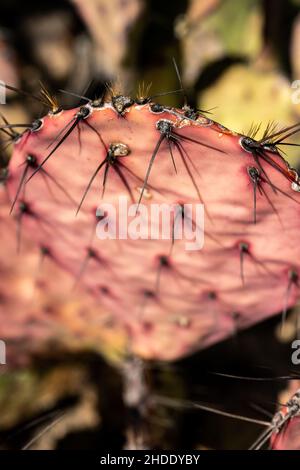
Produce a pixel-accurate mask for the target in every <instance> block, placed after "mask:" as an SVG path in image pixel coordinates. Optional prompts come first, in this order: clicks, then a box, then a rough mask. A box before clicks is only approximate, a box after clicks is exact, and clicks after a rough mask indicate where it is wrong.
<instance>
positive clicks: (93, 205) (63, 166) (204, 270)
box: [7, 96, 300, 360]
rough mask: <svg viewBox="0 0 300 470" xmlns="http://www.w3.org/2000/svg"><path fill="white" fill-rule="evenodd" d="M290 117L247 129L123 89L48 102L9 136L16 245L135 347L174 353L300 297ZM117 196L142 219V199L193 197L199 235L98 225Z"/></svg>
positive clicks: (145, 205) (115, 218)
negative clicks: (45, 260) (102, 313)
mask: <svg viewBox="0 0 300 470" xmlns="http://www.w3.org/2000/svg"><path fill="white" fill-rule="evenodd" d="M297 130H298V127H297V126H293V127H290V128H287V129H283V130H276V129H267V131H266V133H265V135H264V137H263V138H262V139H260V140H255V135H254V134H253V133H252V136H250V137H249V136H243V135H240V134H236V133H234V132H232V131H230V130H228V129H226V128H224V127H223V126H221V125H220V124H218V123H216V122H214V121H212V120H211V119H209V118H208V117H206V115H204V114H201V113H199V112H194V111H193V110H191V109H187V108H183V109H173V108H166V107H163V106H160V105H158V104H154V103H152V102H151V100H150V99H149V100H147V99H144V100H141V99H140V100H133V99H131V98H129V97H124V96H112V99H111V101H109V102H105V103H102V102H100V101H99V100H98V101H95V102H92V101H90V102H88V103H87V104H86V105H84V106H82V107H80V108H76V109H71V110H67V111H62V110H59V109H56V110H55V112H54V113H49V114H48V115H46V116H45V117H44V118H42V119H40V120H37V121H35V122H34V123H33V124H32V125H30V126H28V128H25V130H24V132H23V133H22V135H21V136H20V137H19V138H18V139H17V138H15V145H14V151H13V156H12V158H11V162H10V167H9V178H8V181H7V188H8V191H9V195H10V198H11V209H12V215H13V217H14V219H15V222H16V230H17V234H18V235H17V238H18V244H19V249H20V253H21V256H22V250H23V248H22V237H23V236H25V235H26V237H29V238H30V239H31V241H32V242H34V243H35V244H36V245H37V247H38V248H40V249H41V248H42V249H44V251H45V253H46V256H48V257H50V258H51V259H52V260H53V261H54V262H55V263H57V265H59V266H60V267H61V268H62V269H63V270H66V271H68V272H69V273H71V274H72V275H73V277H74V282H75V284H76V285H78V286H79V285H80V286H84V287H85V288H86V289H87V290H88V291H89V292H90V293H92V294H93V296H95V297H96V299H97V302H98V303H99V306H101V307H103V308H104V309H105V310H107V311H109V312H110V315H111V318H112V319H113V320H114V321H115V322H116V323H117V324H119V325H122V327H123V328H125V329H126V332H127V337H128V350H129V351H131V352H134V353H136V354H138V355H140V356H142V357H145V358H155V359H166V360H170V359H176V358H179V357H181V356H184V355H187V354H189V353H191V352H192V351H194V350H196V349H198V348H205V347H207V346H209V345H211V344H213V343H215V342H217V341H220V340H222V339H224V338H226V337H228V336H229V335H234V334H236V333H237V332H238V330H239V329H241V328H246V327H248V326H249V325H251V324H254V323H256V322H259V321H261V320H263V319H265V318H267V317H268V316H270V315H273V314H277V313H279V312H283V314H285V312H286V310H287V308H288V307H290V306H292V305H294V304H295V302H296V301H297V298H298V296H299V289H298V272H299V260H300V247H299V243H298V237H299V228H300V205H299V204H300V195H299V193H298V190H299V186H298V183H297V182H298V175H297V173H296V171H295V170H293V169H291V168H289V166H288V164H287V163H286V161H285V160H284V158H283V157H282V154H281V153H280V148H283V147H280V146H281V145H285V144H286V142H288V137H289V136H290V134H292V133H295V132H297ZM284 149H286V147H284ZM120 200H121V201H123V203H126V204H127V205H128V206H130V204H133V203H135V204H136V206H135V211H132V212H131V217H130V221H131V222H132V223H133V224H134V223H136V224H138V223H139V221H140V220H141V217H144V216H145V211H146V212H147V214H148V216H149V225H151V224H156V223H157V221H156V219H155V220H154V218H153V219H152V218H151V217H152V216H151V210H150V209H151V207H152V206H153V204H166V205H172V204H177V206H179V207H183V206H184V205H185V204H192V205H196V204H201V203H203V204H204V227H202V225H201V230H202V229H203V231H204V245H203V247H202V248H201V247H199V249H197V250H195V249H194V250H189V249H187V245H186V243H187V240H185V239H182V240H180V239H178V240H177V239H176V240H172V236H170V237H169V238H168V239H165V240H164V239H161V238H160V237H158V238H157V239H149V238H147V237H146V236H145V233H143V232H142V234H143V235H144V238H137V239H133V237H130V236H129V237H123V238H122V237H120V236H118V235H117V236H116V237H114V238H115V239H101V238H99V230H100V229H99V222H101V221H103V218H106V220H107V221H110V222H111V223H113V222H116V226H118V224H119V216H120V211H121V209H120ZM108 205H109V206H108ZM111 206H113V208H114V211H109V207H111ZM97 214H98V215H97ZM99 214H100V215H99ZM143 214H144V215H143ZM179 217H181V218H182V219H183V218H187V217H189V215H187V214H186V212H184V213H183V212H182V214H179ZM193 217H194V215H193V214H192V213H191V214H190V218H191V219H192V223H193V224H194V225H196V226H197V228H199V230H200V227H198V220H196V218H195V219H193ZM134 221H135V222H134ZM161 224H162V222H159V223H158V227H157V228H158V229H160V228H161ZM112 225H114V224H112ZM171 225H172V224H171ZM174 225H175V216H174V220H173V227H174ZM97 227H98V230H97V233H96V229H97ZM171 232H172V230H171ZM97 234H98V236H97ZM171 235H172V234H171ZM200 248H201V249H200ZM75 288H76V287H75Z"/></svg>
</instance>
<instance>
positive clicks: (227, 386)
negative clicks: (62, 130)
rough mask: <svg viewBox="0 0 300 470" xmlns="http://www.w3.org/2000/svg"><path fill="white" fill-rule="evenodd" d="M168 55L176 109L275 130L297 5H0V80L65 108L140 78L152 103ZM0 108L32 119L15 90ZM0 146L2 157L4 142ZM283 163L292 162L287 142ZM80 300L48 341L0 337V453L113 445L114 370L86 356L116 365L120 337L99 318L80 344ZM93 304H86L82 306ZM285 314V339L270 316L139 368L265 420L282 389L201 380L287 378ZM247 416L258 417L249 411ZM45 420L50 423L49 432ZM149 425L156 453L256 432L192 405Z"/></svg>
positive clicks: (285, 118) (165, 83)
mask: <svg viewBox="0 0 300 470" xmlns="http://www.w3.org/2000/svg"><path fill="white" fill-rule="evenodd" d="M173 57H174V58H175V60H176V62H177V64H178V67H179V69H180V74H181V79H182V82H183V84H184V88H185V94H186V96H187V98H188V102H189V104H191V105H192V106H195V107H199V108H200V109H204V110H208V111H210V112H211V113H212V117H213V119H215V120H217V121H220V122H221V123H222V124H223V125H225V126H227V127H229V128H231V129H233V130H236V131H239V132H243V133H247V132H248V131H249V129H250V127H251V126H252V125H253V124H256V125H258V124H261V130H260V132H262V131H263V129H264V128H265V127H266V125H267V124H268V123H269V122H270V121H274V122H276V123H278V125H279V126H286V125H289V124H292V123H294V122H297V121H298V120H299V118H300V105H299V104H293V102H292V92H293V89H292V87H291V84H292V82H293V81H294V80H298V79H299V80H300V1H299V0H244V1H241V2H237V1H236V0H173V1H172V2H166V1H165V2H163V1H161V0H159V1H158V0H69V1H68V0H51V1H50V0H49V1H48V0H44V1H43V2H39V3H37V2H35V1H31V0H27V1H26V2H21V1H18V0H1V2H0V79H1V80H3V81H4V82H5V83H7V84H9V85H12V86H15V87H18V88H21V89H22V90H25V91H26V92H28V93H34V94H37V93H38V92H39V89H40V82H42V83H43V84H44V85H45V86H46V88H47V89H49V91H51V93H53V94H55V95H56V96H57V98H58V99H59V101H60V102H61V104H62V105H63V106H65V107H70V106H74V105H78V104H79V101H78V100H76V98H74V97H72V96H70V95H68V94H67V93H64V92H60V91H59V90H60V89H64V90H69V91H71V92H73V93H79V94H84V93H88V94H89V96H90V97H94V96H99V95H101V94H102V92H103V90H104V88H105V84H106V83H110V84H111V85H112V86H113V87H114V89H115V90H118V91H121V92H124V93H128V94H132V95H135V94H137V93H138V86H139V84H141V83H143V82H144V83H145V86H147V85H149V84H151V91H150V94H153V95H155V94H156V93H162V92H169V91H171V90H176V89H178V88H179V85H180V83H179V80H178V77H177V75H176V73H175V69H174V66H173V63H172V58H173ZM161 101H162V102H163V103H165V104H168V105H173V106H181V105H182V104H183V102H184V96H183V94H169V95H166V96H164V97H162V98H161ZM1 111H2V112H3V113H4V114H5V116H6V118H7V119H8V120H9V121H10V122H30V120H32V119H33V118H35V117H37V116H39V115H42V114H43V113H44V112H45V110H43V109H42V107H41V106H40V104H39V103H37V102H36V101H34V100H31V99H30V98H25V97H24V96H20V95H18V94H16V93H14V92H8V93H7V104H6V105H5V106H2V107H1ZM0 137H1V139H2V140H3V141H4V139H5V136H4V135H3V136H0ZM296 139H297V137H296ZM1 151H2V155H1V162H2V163H3V162H5V161H7V158H8V157H9V152H10V148H9V147H7V148H5V150H3V148H2V150H1ZM289 158H290V160H291V162H292V163H293V164H294V165H298V162H299V152H298V149H297V148H294V149H291V151H290V152H289ZM4 255H5V254H4ZM13 262H17V261H16V260H14V261H13ZM12 268H13V267H12ZM1 276H2V279H1V281H2V283H3V282H7V277H4V278H3V274H1ZM4 276H5V274H4ZM22 279H23V278H22ZM9 282H10V283H11V284H14V286H15V284H17V283H19V284H18V286H19V285H20V276H19V274H17V273H16V272H15V273H13V274H12V276H10V278H9ZM26 286H27V287H25V289H28V284H26ZM31 287H32V286H31ZM22 288H23V290H24V286H23V287H22ZM13 292H15V294H14V295H15V296H17V297H18V296H20V292H19V291H18V290H16V289H13ZM39 295H42V296H44V297H46V298H43V299H42V302H41V304H42V305H47V308H48V309H49V308H50V307H49V305H50V306H51V309H52V311H54V312H56V310H57V308H58V307H57V299H56V300H55V302H53V298H51V299H49V298H47V295H48V296H49V295H53V294H51V293H50V294H49V291H47V290H44V291H43V290H42V293H41V292H40V294H39ZM86 302H87V303H88V304H89V302H90V301H87V300H86V296H84V295H83V294H82V296H81V295H77V296H76V299H74V298H73V299H72V301H70V299H68V301H66V300H65V299H64V300H63V301H61V299H60V301H59V309H60V311H61V312H62V313H61V316H57V318H59V322H61V326H62V325H63V328H62V329H61V330H60V331H59V334H58V333H57V336H59V340H58V338H56V342H53V338H52V341H51V342H49V341H48V340H47V341H45V336H43V335H42V336H40V337H39V342H37V344H36V345H35V347H34V348H32V347H29V346H28V342H27V343H26V341H25V342H23V343H22V341H23V340H24V336H25V337H26V333H24V334H22V331H21V332H20V333H18V335H19V340H18V338H15V339H14V342H10V343H9V361H8V365H7V366H1V370H0V371H1V372H2V373H1V375H0V415H1V419H0V441H1V447H2V448H16V449H18V448H21V447H22V446H24V445H28V446H29V447H31V448H96V449H105V448H121V447H122V446H123V445H124V443H125V441H126V423H125V421H126V410H125V409H124V406H123V404H122V395H121V388H122V386H121V381H120V376H119V374H118V373H117V372H116V371H115V369H114V368H113V367H111V366H110V365H109V363H108V362H107V361H103V360H102V359H101V357H100V356H99V352H100V353H102V354H104V355H105V356H106V357H109V358H110V361H111V363H113V364H116V362H118V361H117V359H116V358H117V356H116V355H115V353H114V351H115V349H117V348H121V347H123V346H122V344H123V343H122V341H123V339H122V333H120V332H116V331H115V330H114V326H113V325H108V324H107V322H106V324H105V325H104V323H103V324H99V325H98V328H99V339H98V341H99V348H96V349H95V348H94V346H93V347H91V345H90V343H89V338H90V337H91V336H95V335H96V336H97V333H95V331H96V329H97V327H96V326H95V325H91V328H90V329H85V327H83V326H82V325H83V324H84V322H85V321H86V322H87V323H89V321H90V320H89V319H88V318H87V316H85V317H84V316H82V314H81V313H80V312H82V310H84V311H85V314H86V305H87V304H86ZM39 305H40V304H39ZM18 308H19V307H18ZM43 308H44V307H43ZM97 308H99V306H96V305H89V311H90V310H91V311H94V310H95V309H97ZM1 309H2V314H1V323H2V324H1V325H0V337H2V336H3V335H1V331H3V322H5V320H3V319H4V318H5V314H6V313H7V311H6V307H4V305H3V304H2V301H1V299H0V310H1ZM24 315H25V313H24ZM86 315H88V314H86ZM293 315H294V316H295V315H296V314H295V312H294V313H292V316H291V320H289V321H288V322H287V328H286V329H285V334H284V335H283V334H282V332H279V328H278V320H277V319H271V320H269V321H267V322H265V323H264V324H262V325H259V326H256V327H254V328H252V329H250V330H249V331H247V332H243V333H241V334H240V333H239V335H238V336H237V337H234V338H231V339H229V340H228V341H226V342H224V343H222V344H220V345H217V346H214V347H213V348H210V349H209V350H207V351H204V352H200V353H199V354H197V355H195V356H193V357H192V358H188V359H185V360H183V361H178V363H176V364H174V365H170V366H166V365H161V364H160V365H157V364H155V365H149V370H150V372H151V386H152V388H153V389H156V390H159V391H164V392H165V393H166V394H167V395H168V394H170V393H173V395H175V396H177V397H181V398H182V397H185V398H186V397H188V398H190V399H192V400H199V399H201V400H202V401H205V402H206V403H210V404H211V403H213V404H214V405H215V406H216V407H219V408H223V409H226V410H229V411H233V412H237V413H242V414H243V413H245V414H248V415H249V414H250V415H251V413H252V415H253V413H254V411H253V410H254V407H253V406H252V405H253V403H256V404H260V406H261V407H263V408H264V409H266V410H267V411H268V412H269V413H273V412H274V410H275V408H276V400H277V397H278V392H279V391H280V390H282V389H284V388H285V386H286V384H285V383H280V382H276V383H275V384H274V382H266V383H261V384H260V385H258V384H257V383H255V382H250V383H249V382H247V383H245V382H244V383H243V382H241V381H230V380H229V379H228V380H226V379H224V378H223V379H220V378H219V379H217V378H216V377H212V375H210V373H211V372H212V371H216V370H218V371H220V370H221V371H224V372H227V373H230V372H231V373H236V374H239V375H251V373H252V375H259V374H260V373H262V371H263V375H270V374H271V373H272V374H273V375H276V374H280V373H285V374H286V373H288V371H289V369H290V366H289V364H290V359H289V353H290V349H289V341H290V340H291V338H293V335H294V334H295V330H294V324H295V322H294V321H293V318H294V317H293ZM62 318H64V321H63V322H62V320H61V319H62ZM91 318H93V314H91ZM75 319H76V325H74V323H75ZM82 330H85V333H84V334H81V332H82ZM91 330H93V332H92V331H91ZM100 330H101V331H100ZM18 331H19V330H18ZM68 332H72V335H73V336H72V335H71V339H70V334H69V333H68ZM3 339H5V337H4V338H3ZM93 344H95V341H94V342H93ZM116 344H117V348H116ZM27 346H28V348H27ZM262 397H264V398H263V400H262ZM156 414H157V416H156ZM254 414H255V413H254ZM255 416H256V417H259V418H263V417H262V416H261V415H259V414H258V415H257V411H256V415H255ZM58 419H59V421H57V420H58ZM263 419H264V418H263ZM49 422H50V424H51V423H52V424H53V423H54V424H55V426H53V427H52V428H51V429H48V428H47V425H48V424H47V423H49ZM45 423H46V424H45ZM150 425H151V426H152V428H153V430H152V435H153V442H154V445H157V446H158V447H162V448H172V447H173V448H174V447H176V446H177V447H180V446H181V447H183V446H184V447H186V448H188V447H191V448H247V446H248V445H249V444H250V443H251V440H254V439H255V437H256V436H257V433H258V432H259V428H258V427H257V426H253V425H249V424H243V423H238V422H235V421H232V420H228V419H224V418H221V417H216V416H213V415H208V414H205V413H203V412H201V413H198V412H195V411H193V412H192V411H178V412H176V413H174V412H173V413H168V412H167V411H164V410H156V413H154V416H153V423H150ZM45 426H46V427H45ZM45 431H46V432H45ZM32 439H33V441H32ZM155 443H156V444H155Z"/></svg>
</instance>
